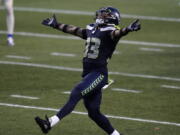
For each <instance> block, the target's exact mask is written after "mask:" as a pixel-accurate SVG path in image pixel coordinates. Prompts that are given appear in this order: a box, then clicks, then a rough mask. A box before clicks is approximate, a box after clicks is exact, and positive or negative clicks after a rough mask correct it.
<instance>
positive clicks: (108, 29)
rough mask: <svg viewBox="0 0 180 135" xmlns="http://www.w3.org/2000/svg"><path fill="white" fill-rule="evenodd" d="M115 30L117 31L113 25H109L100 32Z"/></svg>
mask: <svg viewBox="0 0 180 135" xmlns="http://www.w3.org/2000/svg"><path fill="white" fill-rule="evenodd" d="M113 30H116V28H115V27H114V26H113V25H107V26H105V27H102V28H101V29H100V31H113Z"/></svg>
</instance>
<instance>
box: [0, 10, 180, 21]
mask: <svg viewBox="0 0 180 135" xmlns="http://www.w3.org/2000/svg"><path fill="white" fill-rule="evenodd" d="M0 9H1V10H2V9H5V8H4V7H1V8H0ZM14 10H15V11H23V12H24V11H25V12H40V13H60V14H71V15H88V16H94V12H88V11H78V10H61V9H46V8H32V7H14ZM121 16H122V17H123V18H133V19H137V18H139V19H143V20H154V21H169V22H180V18H170V17H157V16H142V15H131V14H121Z"/></svg>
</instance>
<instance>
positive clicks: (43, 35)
mask: <svg viewBox="0 0 180 135" xmlns="http://www.w3.org/2000/svg"><path fill="white" fill-rule="evenodd" d="M0 34H7V32H6V31H1V30H0ZM14 34H15V35H18V36H27V37H41V38H54V39H68V40H82V39H80V38H78V37H75V36H63V35H55V34H42V33H31V32H15V33H14ZM119 43H120V44H128V45H143V46H158V47H172V48H180V44H167V43H155V42H144V41H130V40H120V41H119Z"/></svg>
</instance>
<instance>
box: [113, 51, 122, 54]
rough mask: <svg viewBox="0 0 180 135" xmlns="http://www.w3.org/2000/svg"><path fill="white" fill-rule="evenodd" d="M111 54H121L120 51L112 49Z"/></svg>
mask: <svg viewBox="0 0 180 135" xmlns="http://www.w3.org/2000/svg"><path fill="white" fill-rule="evenodd" d="M113 54H115V55H118V54H122V53H121V52H120V51H114V52H113Z"/></svg>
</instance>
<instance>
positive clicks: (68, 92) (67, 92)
mask: <svg viewBox="0 0 180 135" xmlns="http://www.w3.org/2000/svg"><path fill="white" fill-rule="evenodd" d="M62 93H63V94H68V95H69V94H71V92H70V91H64V92H62Z"/></svg>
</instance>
